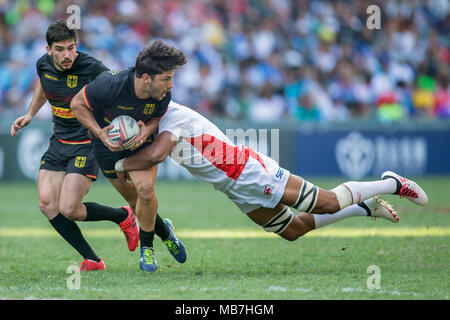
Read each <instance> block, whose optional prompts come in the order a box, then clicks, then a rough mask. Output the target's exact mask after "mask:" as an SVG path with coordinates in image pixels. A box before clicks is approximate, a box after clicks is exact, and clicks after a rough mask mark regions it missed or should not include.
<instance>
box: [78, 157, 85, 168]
mask: <svg viewBox="0 0 450 320" xmlns="http://www.w3.org/2000/svg"><path fill="white" fill-rule="evenodd" d="M85 164H86V157H81V156H78V157H76V158H75V167H77V168H83V167H84V165H85Z"/></svg>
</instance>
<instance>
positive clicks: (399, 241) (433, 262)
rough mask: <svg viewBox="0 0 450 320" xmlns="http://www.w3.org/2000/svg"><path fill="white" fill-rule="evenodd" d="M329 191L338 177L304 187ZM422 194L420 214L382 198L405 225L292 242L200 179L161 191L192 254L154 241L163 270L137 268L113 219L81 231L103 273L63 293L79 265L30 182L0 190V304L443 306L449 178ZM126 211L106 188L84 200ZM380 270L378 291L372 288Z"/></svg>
mask: <svg viewBox="0 0 450 320" xmlns="http://www.w3.org/2000/svg"><path fill="white" fill-rule="evenodd" d="M310 181H311V182H313V183H315V184H317V185H319V186H321V187H324V188H331V187H334V186H336V185H337V184H338V183H340V182H342V181H339V180H329V179H327V180H325V179H310ZM417 182H419V183H421V184H422V186H423V188H424V189H425V190H426V191H427V193H428V196H429V201H430V202H429V204H428V206H426V207H418V206H415V205H413V204H412V203H410V202H409V201H408V200H405V199H399V198H398V197H396V196H385V199H387V200H389V201H390V202H392V203H394V205H396V207H397V208H398V210H399V215H400V222H399V223H398V224H393V223H390V222H388V221H385V220H383V221H381V220H377V221H372V220H370V219H369V218H363V217H357V218H350V219H347V220H345V221H341V222H339V223H337V224H335V225H333V226H328V227H326V228H323V229H320V230H316V231H313V232H311V233H309V234H307V235H306V236H304V237H302V238H300V239H298V240H297V241H295V242H288V241H285V240H283V239H281V238H279V237H276V236H274V235H272V234H269V233H267V232H265V231H263V230H262V228H260V227H258V226H257V225H255V224H254V223H253V222H252V221H251V220H250V219H248V218H247V217H246V216H244V215H242V214H241V213H240V212H239V211H238V209H237V208H236V207H235V205H234V204H233V203H231V202H230V201H229V200H228V199H227V198H226V196H225V195H223V194H221V193H219V192H217V191H215V190H213V188H212V187H211V186H210V185H208V184H206V183H200V182H158V183H157V186H156V191H157V194H158V198H159V213H160V215H161V216H163V217H168V218H171V219H172V220H173V222H174V224H175V227H176V229H175V231H176V233H177V234H178V236H179V237H180V238H181V239H182V240H183V242H184V244H185V245H186V247H187V249H188V260H187V262H186V263H185V264H178V263H177V262H176V261H175V260H174V259H173V258H172V257H171V256H170V254H169V253H168V251H167V250H166V248H165V247H164V246H163V244H162V242H161V241H160V240H159V239H155V249H156V253H157V259H158V263H159V270H158V271H157V272H156V273H155V274H147V273H144V272H142V271H140V270H139V252H138V251H139V250H136V251H135V252H129V251H128V249H127V247H126V242H125V240H124V237H123V234H122V233H121V232H120V231H119V228H118V227H117V226H116V225H114V224H112V223H110V222H80V223H79V226H80V227H81V230H82V231H83V233H84V235H85V237H86V238H87V240H88V241H89V243H90V244H91V246H92V247H93V248H94V250H95V251H96V253H97V255H99V256H100V257H102V258H103V259H104V261H105V263H106V266H107V270H106V271H98V272H89V273H82V274H81V282H80V289H78V290H70V289H68V287H67V279H68V277H70V276H71V274H69V273H67V272H66V270H67V268H69V267H70V266H71V265H76V266H78V265H79V263H80V262H81V260H82V259H81V257H80V256H79V255H78V254H77V253H76V252H75V251H74V250H73V249H72V248H71V247H70V246H69V245H68V244H67V243H66V242H64V241H63V240H62V239H61V238H60V237H59V235H57V233H56V232H55V231H53V229H52V228H51V226H50V224H49V223H48V221H47V220H46V218H45V217H44V216H43V215H42V214H41V213H40V212H39V209H38V199H37V192H36V185H35V184H34V183H22V184H8V185H5V184H3V185H0V200H1V201H0V209H1V210H0V299H134V300H136V299H163V300H175V299H176V300H179V299H180V300H190V299H201V300H203V299H213V300H215V299H220V300H228V299H249V300H260V299H270V300H272V299H283V300H296V299H447V300H448V299H449V293H450V276H449V275H450V273H449V265H450V258H449V257H450V252H449V244H450V199H449V196H448V191H449V190H450V179H449V178H448V177H447V178H427V179H417ZM85 200H87V201H96V202H99V203H102V204H105V205H110V206H121V205H124V202H123V200H122V199H121V198H120V196H119V195H118V193H117V192H116V191H115V190H114V189H113V187H112V186H110V185H109V184H108V183H106V182H97V183H95V184H94V185H93V187H92V189H91V191H90V192H89V194H88V195H87V197H86V198H85ZM371 265H376V266H378V267H379V270H380V279H381V283H380V285H381V287H380V289H368V287H367V281H368V278H369V277H370V276H371V275H372V273H368V272H367V269H368V267H369V266H371Z"/></svg>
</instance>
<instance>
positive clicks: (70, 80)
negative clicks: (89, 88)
mask: <svg viewBox="0 0 450 320" xmlns="http://www.w3.org/2000/svg"><path fill="white" fill-rule="evenodd" d="M77 83H78V76H74V75H71V74H69V75H68V76H67V86H68V87H69V88H75V87H76V86H77Z"/></svg>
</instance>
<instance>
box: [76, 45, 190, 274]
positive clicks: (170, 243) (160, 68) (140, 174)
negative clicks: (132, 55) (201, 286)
mask: <svg viewBox="0 0 450 320" xmlns="http://www.w3.org/2000/svg"><path fill="white" fill-rule="evenodd" d="M185 63H186V57H185V54H184V53H183V51H181V50H177V49H175V48H173V47H171V46H168V45H167V44H165V43H164V42H162V41H160V40H157V41H155V42H154V43H153V44H152V45H151V46H150V47H148V48H145V49H143V50H142V51H141V52H140V53H139V55H138V57H137V59H136V65H135V67H132V68H128V69H126V70H123V71H120V72H118V73H114V72H105V73H102V74H101V75H100V76H98V77H97V78H96V79H95V81H93V82H91V83H89V84H88V85H87V86H85V87H84V88H83V89H82V90H81V91H80V92H79V93H78V94H77V95H76V96H75V97H74V98H73V100H72V102H71V108H72V110H73V112H74V114H75V116H76V117H77V119H78V121H80V122H81V123H82V124H83V125H84V126H85V127H86V128H88V129H89V130H90V131H91V132H92V133H93V134H94V135H95V139H94V152H95V156H96V159H97V161H98V164H99V165H100V168H101V169H102V172H103V175H104V176H105V177H107V178H108V179H109V181H110V182H111V183H112V185H113V186H114V187H115V188H116V189H117V190H118V191H119V193H120V194H121V195H122V196H123V197H124V198H125V199H126V200H127V201H128V202H132V201H135V203H136V211H135V213H136V215H137V217H138V219H139V226H140V232H139V233H140V242H141V260H140V268H141V269H142V270H144V271H148V272H154V271H156V270H157V267H158V264H157V261H156V257H155V252H154V250H153V238H154V234H155V231H156V233H158V226H160V227H161V226H167V227H169V228H170V234H169V233H168V234H167V237H166V238H163V237H162V236H161V235H160V237H161V238H162V239H166V241H164V243H165V244H166V246H167V248H168V250H169V252H170V253H171V254H172V256H173V257H174V258H175V259H176V260H177V261H178V262H180V263H183V262H185V261H186V250H185V248H184V245H183V244H182V242H181V241H180V240H178V239H177V238H176V237H175V235H174V233H173V230H172V226H171V225H170V222H169V221H168V220H166V219H165V220H162V219H161V218H159V216H158V215H157V210H158V200H157V197H156V193H155V190H154V184H155V180H156V174H157V167H156V166H152V167H151V168H147V169H145V170H140V171H134V172H132V173H131V174H130V178H131V181H132V182H133V184H127V183H125V182H123V181H119V179H117V175H116V172H115V170H114V164H115V162H116V161H117V160H119V159H121V158H124V157H128V156H130V155H132V154H134V153H135V152H137V150H139V149H140V148H142V147H145V146H147V145H149V144H151V143H152V139H153V136H152V135H151V134H152V133H153V132H155V131H156V130H157V127H158V124H159V120H160V119H161V117H163V116H164V114H165V113H166V111H167V106H168V104H169V102H170V100H171V92H170V89H171V88H172V78H173V76H174V74H175V69H176V68H177V67H179V66H182V65H184V64H185ZM119 115H128V116H131V117H133V118H134V119H135V120H137V121H138V124H139V126H140V134H139V137H138V138H137V143H136V145H135V146H134V147H133V149H132V150H123V149H122V147H120V146H118V145H115V144H113V143H112V142H111V141H110V140H109V138H108V131H109V130H110V129H111V127H112V126H111V125H110V123H111V121H112V120H113V119H114V118H115V117H117V116H119ZM155 218H156V219H155Z"/></svg>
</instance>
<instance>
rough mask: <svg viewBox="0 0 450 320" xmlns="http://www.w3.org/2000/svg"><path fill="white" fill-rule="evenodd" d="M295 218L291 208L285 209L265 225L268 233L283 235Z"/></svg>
mask: <svg viewBox="0 0 450 320" xmlns="http://www.w3.org/2000/svg"><path fill="white" fill-rule="evenodd" d="M293 218H294V213H293V212H292V211H291V209H290V208H289V207H284V208H283V210H281V212H280V213H278V214H277V215H276V216H275V217H274V218H273V219H272V220H270V221H269V222H267V223H266V224H265V225H263V229H264V230H265V231H267V232H274V233H276V234H278V235H281V233H283V231H284V230H285V229H286V228H287V227H288V225H289V224H290V223H291V221H292V219H293Z"/></svg>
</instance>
